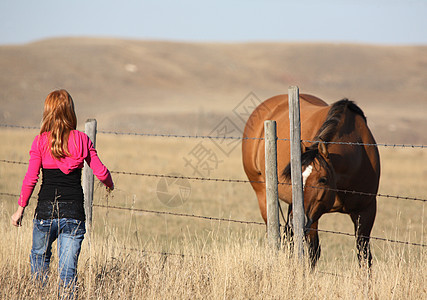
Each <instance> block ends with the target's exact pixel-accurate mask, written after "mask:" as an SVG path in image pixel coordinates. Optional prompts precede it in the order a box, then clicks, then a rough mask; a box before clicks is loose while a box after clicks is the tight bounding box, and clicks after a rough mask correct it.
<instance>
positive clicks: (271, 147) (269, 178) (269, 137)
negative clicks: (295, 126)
mask: <svg viewBox="0 0 427 300" xmlns="http://www.w3.org/2000/svg"><path fill="white" fill-rule="evenodd" d="M264 136H265V189H266V197H267V199H266V201H267V238H268V243H269V245H270V247H271V248H273V249H277V250H278V249H279V248H280V229H279V202H278V201H279V193H278V191H277V134H276V121H271V120H268V121H264Z"/></svg>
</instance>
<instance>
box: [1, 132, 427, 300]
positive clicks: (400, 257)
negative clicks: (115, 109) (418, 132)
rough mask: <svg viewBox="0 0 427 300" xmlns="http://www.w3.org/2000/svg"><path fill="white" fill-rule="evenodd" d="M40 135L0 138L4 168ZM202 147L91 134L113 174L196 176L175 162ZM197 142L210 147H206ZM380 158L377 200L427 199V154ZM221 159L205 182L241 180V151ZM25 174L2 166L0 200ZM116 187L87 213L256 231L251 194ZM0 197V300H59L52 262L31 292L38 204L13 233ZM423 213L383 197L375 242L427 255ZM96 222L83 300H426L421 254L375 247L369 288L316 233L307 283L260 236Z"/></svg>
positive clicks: (8, 208) (84, 257) (145, 183)
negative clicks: (44, 281) (181, 198)
mask: <svg viewBox="0 0 427 300" xmlns="http://www.w3.org/2000/svg"><path fill="white" fill-rule="evenodd" d="M36 134H37V131H36V130H22V129H3V130H0V138H1V139H2V140H4V141H7V143H6V144H4V145H3V146H2V147H1V151H0V157H1V158H2V159H5V160H14V161H27V160H28V148H29V145H30V144H31V142H32V139H33V137H34V135H36ZM199 142H200V141H199V140H195V139H189V138H162V137H141V136H116V135H110V134H98V136H97V149H98V152H99V154H100V157H101V159H102V161H103V162H104V163H105V164H106V165H107V166H108V167H109V169H110V170H112V171H113V172H119V171H125V172H138V173H148V174H169V173H181V174H183V175H186V176H193V173H192V171H193V170H192V169H191V168H189V167H188V166H186V165H185V161H184V159H183V158H184V157H186V156H187V155H188V153H189V152H190V151H191V150H192V149H193V148H194V147H195V146H196V145H197V144H198V143H199ZM202 143H205V145H206V146H207V147H208V146H209V143H211V142H210V141H203V142H202ZM380 151H381V158H382V177H381V186H380V193H381V194H391V195H401V196H412V197H419V198H425V181H426V179H427V153H425V150H424V149H418V150H417V149H401V148H388V147H382V148H380ZM222 158H223V162H222V163H221V164H219V166H218V168H217V169H215V170H213V171H212V174H211V177H213V178H232V179H245V175H244V172H243V169H242V165H241V161H240V160H241V155H240V148H239V147H237V148H236V149H235V150H234V151H233V152H231V154H230V155H229V157H225V156H224V157H222ZM25 171H26V165H18V164H9V163H3V162H2V163H0V176H1V181H0V192H2V193H12V194H19V191H20V185H21V182H22V179H23V176H24V174H25ZM113 176H114V180H115V182H116V190H115V191H114V192H113V193H112V194H110V195H108V194H106V192H105V190H104V189H103V188H102V187H101V186H100V185H99V184H97V185H96V191H95V200H94V201H95V205H112V206H119V207H128V208H134V209H143V210H154V211H163V212H171V213H181V214H190V215H200V216H209V217H218V218H223V219H233V220H245V221H255V222H262V219H261V217H260V214H259V210H258V206H257V202H256V198H255V195H254V193H253V191H252V189H251V187H250V185H249V184H247V183H224V182H204V181H196V180H191V181H190V184H191V196H190V198H189V199H188V200H187V201H186V202H184V203H183V204H182V205H180V206H178V207H169V206H166V205H165V204H163V203H162V202H161V201H160V200H159V199H158V197H157V193H156V191H157V189H158V183H159V180H160V179H159V178H152V177H146V176H135V175H127V174H117V173H113ZM35 194H36V192H35ZM1 197H2V201H1V214H2V218H1V220H2V226H1V227H0V228H1V229H0V230H1V232H0V234H1V235H2V236H3V241H5V242H4V243H3V245H2V247H0V261H1V267H0V268H1V269H0V284H1V286H2V292H1V293H2V295H1V298H5V299H6V298H7V299H21V298H25V297H27V296H28V297H29V298H34V299H38V298H40V297H41V295H45V293H46V290H47V291H48V294H49V295H50V296H49V297H51V299H55V293H56V288H55V284H56V278H57V277H56V276H57V273H56V271H55V264H56V260H55V258H54V262H53V264H52V276H51V278H52V280H51V282H50V285H48V286H47V287H46V288H45V289H46V290H40V289H36V288H34V286H33V284H32V283H31V281H30V274H29V271H30V270H29V263H28V255H29V251H30V248H31V222H30V221H31V214H32V213H33V211H34V205H35V202H36V200H35V199H32V201H31V205H30V207H29V208H28V209H27V215H26V219H25V222H24V225H23V227H22V228H19V229H16V228H13V227H12V226H11V225H10V224H9V216H10V214H11V213H12V212H13V211H14V209H15V207H16V201H17V198H16V197H13V196H7V195H2V196H1ZM424 208H425V204H424V202H420V201H410V200H403V199H394V198H383V197H379V198H378V214H377V219H376V223H375V226H374V229H373V233H372V236H375V237H383V238H388V239H393V240H400V241H410V242H412V243H421V244H426V242H425V232H426V229H427V225H426V224H425V223H424V220H425V212H424ZM93 217H94V225H93V235H92V238H91V243H90V245H89V239H88V236H87V238H86V240H85V242H84V246H83V250H82V254H81V258H80V262H79V264H80V265H79V285H80V294H79V297H81V298H82V299H84V298H86V299H112V298H120V299H135V298H141V297H144V298H150V299H153V298H165V299H172V298H184V299H189V298H209V299H217V298H226V299H235V298H237V299H248V298H252V299H253V298H263V299H264V298H266V299H277V298H287V297H292V298H297V297H298V298H303V299H309V298H313V297H314V298H317V299H331V298H342V299H365V298H373V299H393V298H394V299H402V298H408V299H424V298H425V296H426V294H427V291H426V285H425V282H426V279H427V278H426V276H427V274H426V272H425V269H426V267H427V261H426V248H425V247H424V248H423V247H419V246H410V245H400V244H396V243H390V242H384V241H377V240H373V241H372V250H373V255H374V267H373V269H372V273H371V275H370V277H369V276H368V275H367V273H366V272H364V271H363V269H360V268H359V267H358V264H357V259H356V255H355V241H354V238H352V237H348V236H342V235H335V234H330V233H320V239H321V245H322V256H321V258H320V261H319V264H318V267H317V268H316V270H314V271H312V272H310V271H309V270H305V271H304V272H303V271H301V270H300V268H299V267H298V268H297V266H296V265H295V262H294V261H293V259H290V258H289V255H288V254H289V253H288V252H287V251H286V250H285V251H283V252H280V253H279V254H275V253H271V252H270V251H269V250H268V249H267V248H266V246H265V227H264V226H260V225H253V224H239V223H233V222H228V221H215V220H205V219H197V218H189V217H182V216H175V215H164V214H153V213H148V212H141V211H137V210H136V211H135V210H134V211H130V210H118V209H111V208H110V209H106V208H102V207H97V206H95V207H94V215H93ZM320 229H326V230H334V231H339V232H347V233H352V224H351V221H350V218H349V217H348V216H345V215H340V214H330V215H325V216H323V217H322V218H321V221H320ZM6 241H7V242H6ZM161 253H168V255H162V254H161ZM11 254H12V255H11ZM368 277H369V278H368Z"/></svg>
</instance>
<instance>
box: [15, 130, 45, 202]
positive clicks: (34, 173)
mask: <svg viewBox="0 0 427 300" xmlns="http://www.w3.org/2000/svg"><path fill="white" fill-rule="evenodd" d="M41 166H42V159H41V153H40V149H39V136H37V137H36V138H35V139H34V141H33V144H32V145H31V150H30V161H29V164H28V169H27V173H26V174H25V178H24V181H23V183H22V188H21V195H20V196H19V200H18V204H19V206H22V207H26V206H27V205H28V201H29V199H30V197H31V195H32V194H33V191H34V187H35V186H36V184H37V181H38V180H39V174H40V168H41Z"/></svg>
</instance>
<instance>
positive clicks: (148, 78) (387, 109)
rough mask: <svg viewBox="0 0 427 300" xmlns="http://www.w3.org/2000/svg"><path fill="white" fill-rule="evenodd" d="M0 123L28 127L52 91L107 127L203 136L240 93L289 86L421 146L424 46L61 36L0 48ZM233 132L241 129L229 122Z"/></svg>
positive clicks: (384, 136) (426, 95)
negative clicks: (343, 102)
mask: <svg viewBox="0 0 427 300" xmlns="http://www.w3.org/2000/svg"><path fill="white" fill-rule="evenodd" d="M0 68H1V73H0V123H3V124H4V123H5V124H19V125H38V124H39V122H40V118H41V114H42V108H43V101H44V99H45V97H46V95H47V94H48V93H49V92H50V91H51V90H53V89H55V88H66V89H67V90H69V91H70V93H71V94H72V96H73V98H74V100H75V102H76V106H77V112H78V117H79V122H80V126H81V125H82V124H83V122H84V120H85V119H86V118H89V117H91V118H92V117H95V118H97V119H98V121H99V128H100V129H105V130H117V131H120V130H122V131H129V130H132V131H137V132H162V133H188V134H194V133H199V134H207V133H209V132H210V131H211V130H212V129H213V128H214V127H215V126H216V125H217V124H218V123H219V122H220V121H221V120H222V119H223V118H224V117H226V116H229V117H230V118H231V116H233V113H232V110H233V108H234V107H235V106H236V105H238V104H239V102H240V101H242V100H243V99H244V98H245V97H246V96H247V95H248V94H249V93H250V92H253V93H254V94H255V95H256V96H258V97H259V98H260V99H266V98H268V97H271V96H273V95H276V94H281V93H287V89H288V86H290V85H298V86H299V87H300V92H301V93H309V94H313V95H316V96H318V97H320V98H322V99H324V100H325V101H326V102H328V103H332V102H334V101H337V100H339V99H341V98H343V97H347V98H349V99H351V100H354V101H356V102H357V103H358V104H359V106H361V107H362V109H363V110H364V111H365V114H366V115H367V117H368V123H369V125H370V127H371V129H372V130H373V132H374V135H375V137H376V139H377V141H378V142H383V143H413V144H421V143H422V144H427V134H426V133H425V131H426V129H427V117H426V113H427V47H426V46H418V47H417V46H374V45H353V44H318V43H312V44H311V43H299V44H293V43H236V44H233V43H180V42H166V41H134V40H120V39H97V38H93V39H92V38H63V39H51V40H43V41H39V42H35V43H31V44H26V45H14V46H0ZM239 126H243V124H239Z"/></svg>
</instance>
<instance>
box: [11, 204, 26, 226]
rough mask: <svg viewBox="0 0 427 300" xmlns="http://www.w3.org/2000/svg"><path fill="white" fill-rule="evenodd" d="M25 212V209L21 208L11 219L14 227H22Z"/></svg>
mask: <svg viewBox="0 0 427 300" xmlns="http://www.w3.org/2000/svg"><path fill="white" fill-rule="evenodd" d="M24 210H25V208H24V207H22V206H19V207H18V209H17V210H16V212H15V213H14V214H13V215H12V216H11V217H10V219H11V222H12V225H13V226H16V227H20V226H21V225H22V218H24Z"/></svg>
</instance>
